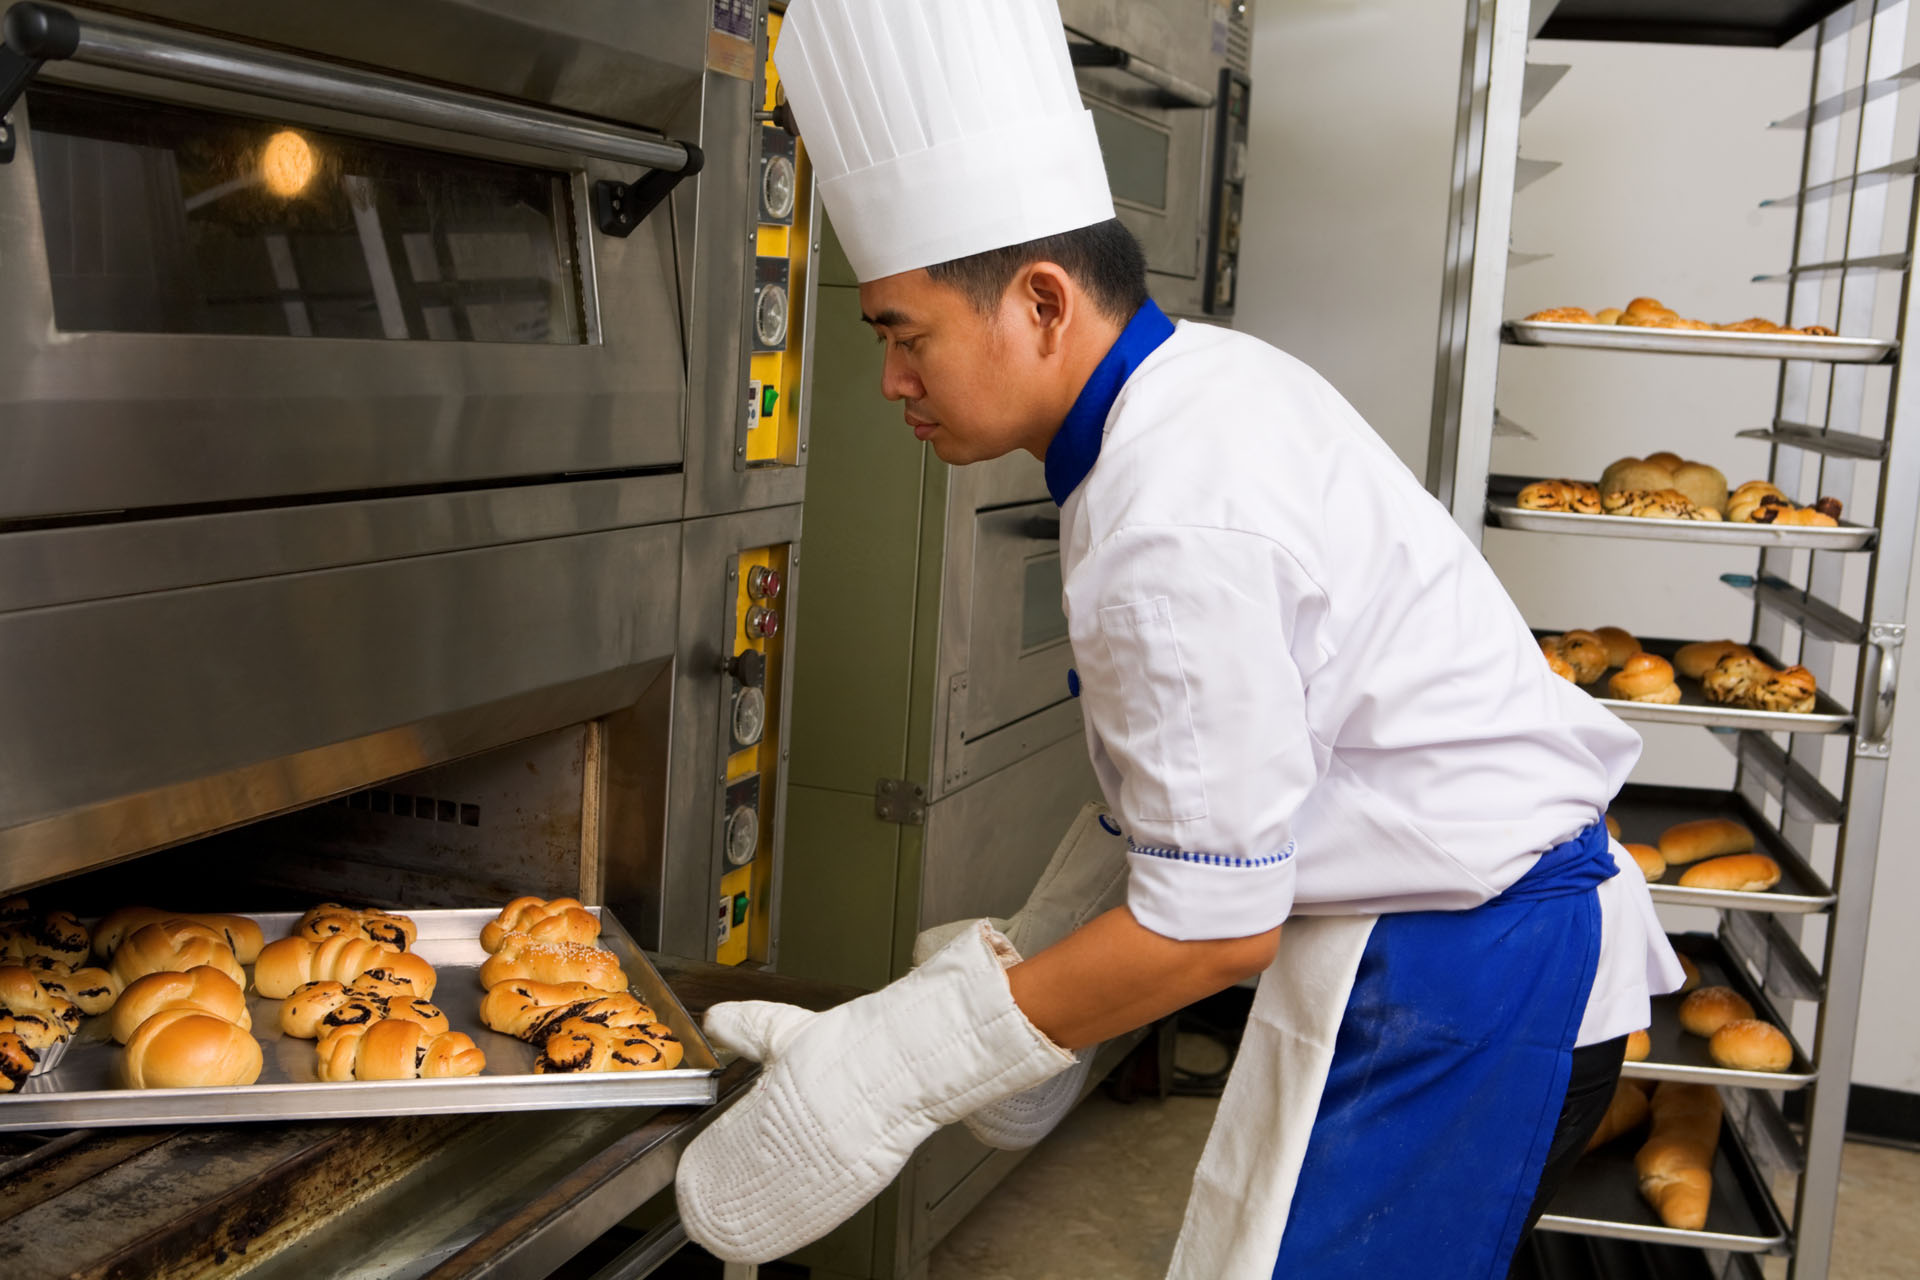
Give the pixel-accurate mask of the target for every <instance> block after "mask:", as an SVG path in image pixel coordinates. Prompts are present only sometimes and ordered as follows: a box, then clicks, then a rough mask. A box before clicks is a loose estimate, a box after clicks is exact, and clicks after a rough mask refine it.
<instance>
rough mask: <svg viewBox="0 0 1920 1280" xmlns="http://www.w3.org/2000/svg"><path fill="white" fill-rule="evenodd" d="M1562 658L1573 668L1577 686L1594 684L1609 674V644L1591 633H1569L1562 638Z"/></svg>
mask: <svg viewBox="0 0 1920 1280" xmlns="http://www.w3.org/2000/svg"><path fill="white" fill-rule="evenodd" d="M1560 656H1561V657H1563V658H1565V659H1566V660H1567V665H1569V666H1571V667H1572V668H1573V679H1574V682H1575V683H1576V684H1592V683H1593V682H1594V681H1595V680H1598V679H1599V678H1600V677H1601V676H1603V675H1605V674H1606V673H1607V644H1606V641H1604V640H1602V639H1601V638H1600V637H1599V636H1597V635H1595V634H1593V632H1591V631H1569V632H1567V634H1565V635H1564V636H1561V637H1560Z"/></svg>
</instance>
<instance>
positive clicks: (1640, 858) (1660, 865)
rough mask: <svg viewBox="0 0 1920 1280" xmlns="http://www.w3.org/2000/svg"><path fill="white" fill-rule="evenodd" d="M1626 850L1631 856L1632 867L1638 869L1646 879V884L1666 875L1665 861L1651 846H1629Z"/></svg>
mask: <svg viewBox="0 0 1920 1280" xmlns="http://www.w3.org/2000/svg"><path fill="white" fill-rule="evenodd" d="M1626 850H1627V852H1628V853H1630V854H1632V855H1633V862H1634V865H1635V866H1637V867H1639V868H1640V874H1641V875H1642V876H1645V877H1646V881H1647V883H1648V884H1652V883H1653V882H1654V881H1655V880H1658V879H1659V878H1660V877H1661V876H1663V875H1665V874H1667V860H1666V859H1665V858H1663V857H1661V856H1660V851H1659V850H1658V849H1656V848H1654V847H1653V846H1652V845H1650V844H1630V845H1627V846H1626Z"/></svg>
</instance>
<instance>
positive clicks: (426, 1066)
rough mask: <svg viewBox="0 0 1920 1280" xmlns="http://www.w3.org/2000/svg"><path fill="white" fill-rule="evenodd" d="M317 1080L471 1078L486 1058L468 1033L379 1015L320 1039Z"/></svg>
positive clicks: (332, 1032) (475, 1074)
mask: <svg viewBox="0 0 1920 1280" xmlns="http://www.w3.org/2000/svg"><path fill="white" fill-rule="evenodd" d="M316 1052H317V1054H318V1055H319V1067H318V1070H319V1075H320V1078H321V1079H322V1080H428V1079H446V1078H450V1077H453V1076H477V1075H479V1074H480V1073H481V1072H482V1071H484V1070H485V1069H486V1065H487V1057H486V1055H485V1054H484V1053H482V1052H481V1051H480V1049H479V1048H478V1047H477V1046H476V1045H475V1044H474V1043H473V1039H472V1038H471V1037H470V1036H467V1035H464V1034H462V1033H460V1032H458V1031H452V1032H446V1033H443V1034H440V1035H435V1034H434V1033H433V1032H431V1031H429V1030H427V1028H425V1027H423V1026H421V1025H420V1024H419V1023H417V1022H405V1021H401V1020H399V1019H384V1020H382V1021H379V1022H375V1023H371V1024H368V1025H365V1026H350V1027H341V1028H339V1029H338V1030H335V1031H329V1032H328V1033H327V1034H326V1035H324V1036H322V1037H321V1038H320V1043H319V1045H318V1046H317V1048H316Z"/></svg>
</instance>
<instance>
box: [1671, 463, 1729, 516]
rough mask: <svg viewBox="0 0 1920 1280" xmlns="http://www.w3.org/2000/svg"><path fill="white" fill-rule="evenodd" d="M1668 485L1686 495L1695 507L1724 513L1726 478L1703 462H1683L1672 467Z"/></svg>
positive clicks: (1725, 508)
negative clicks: (1671, 477)
mask: <svg viewBox="0 0 1920 1280" xmlns="http://www.w3.org/2000/svg"><path fill="white" fill-rule="evenodd" d="M1670 487H1672V488H1675V489H1678V490H1679V491H1680V492H1681V493H1684V494H1686V495H1687V498H1688V500H1689V501H1691V502H1692V503H1693V505H1694V506H1696V507H1701V508H1705V509H1709V510H1712V511H1716V512H1719V513H1720V514H1722V515H1724V514H1726V510H1727V478H1726V476H1724V475H1722V474H1721V473H1720V471H1719V470H1718V469H1717V468H1714V467H1710V466H1708V465H1707V464H1706V463H1704V462H1683V463H1681V464H1680V465H1679V466H1677V467H1675V468H1674V469H1673V480H1672V482H1671V485H1670Z"/></svg>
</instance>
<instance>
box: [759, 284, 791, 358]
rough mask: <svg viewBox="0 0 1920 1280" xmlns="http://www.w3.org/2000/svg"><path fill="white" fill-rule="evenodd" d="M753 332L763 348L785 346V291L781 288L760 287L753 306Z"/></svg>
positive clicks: (771, 286)
mask: <svg viewBox="0 0 1920 1280" xmlns="http://www.w3.org/2000/svg"><path fill="white" fill-rule="evenodd" d="M753 332H754V336H755V337H757V338H759V339H760V345H761V346H763V347H784V346H786V345H787V291H786V290H785V289H784V288H782V287H781V286H779V285H777V284H769V285H763V286H762V287H761V289H760V296H759V297H758V298H757V299H756V300H755V301H754V304H753Z"/></svg>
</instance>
